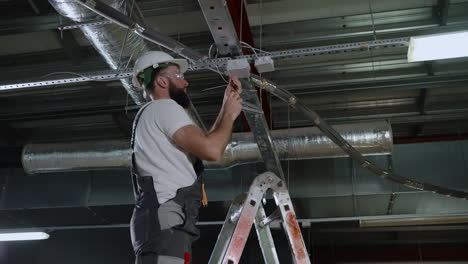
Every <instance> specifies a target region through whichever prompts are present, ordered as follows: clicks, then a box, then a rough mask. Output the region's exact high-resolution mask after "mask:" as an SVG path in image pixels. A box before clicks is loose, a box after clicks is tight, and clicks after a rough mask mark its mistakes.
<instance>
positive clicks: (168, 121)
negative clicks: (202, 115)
mask: <svg viewBox="0 0 468 264" xmlns="http://www.w3.org/2000/svg"><path fill="white" fill-rule="evenodd" d="M157 108H158V109H157V110H156V111H154V113H155V121H156V124H157V126H158V127H159V128H160V129H161V131H162V132H163V133H164V134H166V135H167V136H168V137H170V138H172V136H173V135H174V133H175V132H176V131H177V130H179V129H180V128H182V127H184V126H188V125H195V124H194V122H193V121H192V119H191V118H190V116H189V115H188V114H187V112H186V111H185V109H184V108H183V107H182V106H180V105H179V104H177V103H176V102H175V101H174V100H172V99H167V100H164V101H163V102H161V103H160V104H157Z"/></svg>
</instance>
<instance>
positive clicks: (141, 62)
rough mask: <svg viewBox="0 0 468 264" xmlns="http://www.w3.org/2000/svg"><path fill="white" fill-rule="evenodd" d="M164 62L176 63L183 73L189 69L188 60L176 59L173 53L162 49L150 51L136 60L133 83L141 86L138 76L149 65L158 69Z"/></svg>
mask: <svg viewBox="0 0 468 264" xmlns="http://www.w3.org/2000/svg"><path fill="white" fill-rule="evenodd" d="M162 63H174V64H177V65H178V66H179V70H180V72H181V73H184V72H185V71H187V69H188V62H187V60H185V59H174V58H173V57H172V56H171V55H169V54H167V53H166V52H162V51H149V52H146V53H145V54H143V55H142V56H141V57H140V58H138V59H137V60H136V62H135V66H134V67H133V78H132V83H133V85H134V86H135V87H137V88H141V87H142V86H141V83H140V82H139V81H138V79H137V76H138V75H139V74H140V73H141V72H143V71H144V70H145V69H146V68H148V67H153V69H156V68H157V67H158V66H159V65H160V64H162Z"/></svg>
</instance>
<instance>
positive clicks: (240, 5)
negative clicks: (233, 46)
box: [226, 0, 272, 129]
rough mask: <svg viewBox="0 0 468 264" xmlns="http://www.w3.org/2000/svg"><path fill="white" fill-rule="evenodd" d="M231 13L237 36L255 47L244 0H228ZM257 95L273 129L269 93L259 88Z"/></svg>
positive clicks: (253, 69)
mask: <svg viewBox="0 0 468 264" xmlns="http://www.w3.org/2000/svg"><path fill="white" fill-rule="evenodd" d="M226 3H227V6H228V9H229V13H230V14H231V18H232V23H233V24H234V28H235V29H236V33H237V37H238V38H239V40H240V41H243V42H245V43H247V44H249V45H250V46H252V47H254V48H255V43H254V41H253V36H252V30H251V29H250V23H249V18H248V16H247V10H246V8H245V1H244V0H227V1H226ZM242 52H243V53H244V54H246V55H248V54H253V52H252V50H251V49H249V48H243V49H242ZM250 66H251V72H252V73H254V74H257V75H258V72H257V69H255V67H254V65H250ZM257 95H258V97H259V98H260V100H261V101H262V108H263V109H262V110H263V113H264V114H265V119H266V121H267V123H268V127H269V128H270V129H271V127H272V123H271V109H270V101H269V99H268V95H267V93H266V92H265V91H262V90H261V89H258V88H257Z"/></svg>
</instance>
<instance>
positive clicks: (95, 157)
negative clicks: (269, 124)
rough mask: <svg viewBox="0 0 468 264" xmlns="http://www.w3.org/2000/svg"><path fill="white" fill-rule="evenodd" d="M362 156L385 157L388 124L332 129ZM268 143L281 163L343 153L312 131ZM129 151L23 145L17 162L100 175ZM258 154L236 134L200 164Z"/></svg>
mask: <svg viewBox="0 0 468 264" xmlns="http://www.w3.org/2000/svg"><path fill="white" fill-rule="evenodd" d="M334 128H335V129H336V130H337V131H339V132H340V134H341V135H343V137H344V138H345V139H346V140H348V141H349V142H350V143H351V144H352V145H353V146H354V147H355V148H356V149H358V150H359V151H361V152H362V153H365V155H385V154H390V153H391V151H392V147H393V141H392V131H391V127H390V125H389V124H388V123H387V122H383V121H382V122H370V123H362V124H346V125H337V126H335V127H334ZM271 135H272V138H273V143H274V145H275V148H276V149H277V151H278V155H279V157H280V158H281V159H315V158H330V157H343V156H346V154H345V153H344V152H343V151H342V150H341V149H340V148H339V147H338V146H336V145H335V144H334V143H333V142H332V141H331V140H330V139H328V138H327V137H326V136H324V135H323V134H322V133H321V132H320V131H319V130H318V129H317V128H311V127H309V128H294V129H282V130H273V131H272V133H271ZM130 158H131V149H130V144H129V142H127V141H115V140H114V141H112V140H107V141H85V142H74V143H49V144H47V143H44V144H28V145H26V146H25V147H24V149H23V155H22V162H23V168H24V170H25V171H26V172H27V173H29V174H34V173H44V172H58V171H79V170H99V169H112V168H125V167H129V166H130V163H131V159H130ZM261 159H262V158H261V155H260V151H259V149H258V146H257V144H256V143H255V140H254V136H253V134H252V133H235V134H233V136H232V141H231V143H230V144H229V145H228V146H227V148H226V151H225V153H224V155H223V157H222V159H221V160H220V161H218V162H205V165H206V167H207V168H208V169H219V168H227V167H230V166H234V165H238V164H245V163H252V162H260V161H261Z"/></svg>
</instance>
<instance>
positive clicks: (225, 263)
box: [208, 172, 311, 264]
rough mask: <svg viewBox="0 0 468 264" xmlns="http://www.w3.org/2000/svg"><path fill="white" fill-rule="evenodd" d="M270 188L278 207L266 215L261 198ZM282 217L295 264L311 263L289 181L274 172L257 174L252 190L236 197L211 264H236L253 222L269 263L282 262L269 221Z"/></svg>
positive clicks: (266, 260)
mask: <svg viewBox="0 0 468 264" xmlns="http://www.w3.org/2000/svg"><path fill="white" fill-rule="evenodd" d="M268 189H271V190H272V192H273V198H274V200H275V203H276V205H277V206H278V208H277V209H276V210H275V211H274V212H273V213H272V215H270V216H269V217H267V216H266V215H265V210H264V209H263V205H262V199H263V198H264V196H265V193H266V192H267V190H268ZM276 219H280V220H281V223H282V225H283V230H284V231H285V233H286V236H287V238H288V242H289V247H290V249H291V253H292V259H293V261H294V263H295V264H306V263H311V262H310V259H309V254H308V253H307V249H306V247H305V243H304V239H303V238H302V234H301V229H300V227H299V223H298V222H297V219H296V213H295V212H294V208H293V205H292V202H291V198H290V196H289V192H288V189H287V188H286V184H285V183H284V182H283V181H282V180H281V179H280V178H279V177H278V176H276V175H275V174H274V173H272V172H265V173H263V174H260V175H258V176H257V177H256V178H255V179H254V181H253V183H252V184H251V185H250V189H249V192H248V193H246V194H241V195H239V196H237V197H236V198H235V199H234V201H233V203H232V204H231V207H230V208H229V211H228V214H227V216H226V220H225V221H224V225H223V227H222V229H221V233H220V234H219V236H218V240H217V241H216V245H215V248H214V250H213V253H212V255H211V258H210V261H209V262H208V263H209V264H237V263H239V260H240V258H241V255H242V251H243V250H244V247H245V243H246V242H247V239H248V237H249V234H250V229H251V228H252V224H255V230H256V232H257V237H258V240H259V243H260V248H261V250H262V254H263V258H264V260H265V263H266V264H273V263H279V260H278V255H277V253H276V249H275V245H274V242H273V238H272V236H271V231H270V226H269V224H270V223H271V222H272V221H273V220H276Z"/></svg>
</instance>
